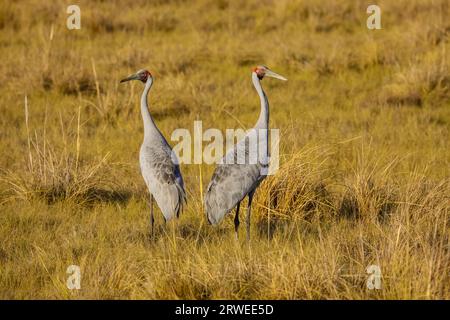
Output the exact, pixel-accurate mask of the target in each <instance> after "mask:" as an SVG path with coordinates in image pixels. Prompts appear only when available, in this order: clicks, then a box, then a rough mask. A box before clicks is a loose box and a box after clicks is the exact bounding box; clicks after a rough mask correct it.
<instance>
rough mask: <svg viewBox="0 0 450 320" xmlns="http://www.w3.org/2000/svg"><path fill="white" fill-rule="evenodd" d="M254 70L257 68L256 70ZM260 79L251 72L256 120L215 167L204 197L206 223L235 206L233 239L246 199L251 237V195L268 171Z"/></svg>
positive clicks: (265, 110)
mask: <svg viewBox="0 0 450 320" xmlns="http://www.w3.org/2000/svg"><path fill="white" fill-rule="evenodd" d="M261 68H264V71H265V72H267V75H269V76H272V77H277V78H279V79H282V80H286V79H285V78H283V77H281V76H279V75H277V74H276V73H274V72H272V71H270V70H268V69H267V68H266V67H261ZM255 70H257V69H256V68H255ZM269 72H270V73H269ZM264 75H265V74H264ZM264 75H262V77H264ZM262 77H260V76H259V75H258V74H257V73H256V71H254V72H253V73H252V81H253V85H254V87H255V89H256V91H257V93H258V95H259V98H260V102H261V111H260V115H259V119H258V121H257V122H256V124H255V126H254V127H253V128H252V129H250V130H249V131H248V133H247V134H246V135H245V137H244V138H243V139H242V140H240V141H239V142H238V143H237V144H236V145H235V146H234V147H233V148H232V149H231V150H230V151H229V152H227V154H226V155H225V157H224V158H223V159H222V160H221V162H220V163H219V164H218V165H217V167H216V169H215V171H214V174H213V176H212V178H211V182H210V183H209V185H208V187H207V190H206V195H205V209H206V215H207V218H208V221H209V222H210V223H211V224H213V225H216V224H218V223H219V222H220V221H222V219H223V218H224V216H225V215H226V214H227V213H229V212H230V211H231V210H232V209H233V208H234V207H236V216H235V220H234V223H235V232H236V237H237V232H238V227H239V207H240V203H241V201H242V200H243V199H244V198H245V197H246V196H248V208H247V218H246V223H247V239H249V238H250V214H251V204H252V200H253V195H254V193H255V191H256V188H257V187H258V186H259V184H260V183H261V181H262V180H264V178H265V177H266V175H267V170H268V159H269V152H268V127H269V102H268V100H267V96H266V94H265V93H264V91H263V89H262V87H261V83H260V80H261V79H262ZM230 159H231V161H230Z"/></svg>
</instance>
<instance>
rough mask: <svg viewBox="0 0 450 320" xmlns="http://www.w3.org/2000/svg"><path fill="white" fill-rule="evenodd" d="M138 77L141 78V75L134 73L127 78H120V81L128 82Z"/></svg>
mask: <svg viewBox="0 0 450 320" xmlns="http://www.w3.org/2000/svg"><path fill="white" fill-rule="evenodd" d="M138 79H139V77H138V75H137V74H136V73H135V74H132V75H130V76H128V77H126V78H125V79H122V80H120V83H122V82H127V81H130V80H138Z"/></svg>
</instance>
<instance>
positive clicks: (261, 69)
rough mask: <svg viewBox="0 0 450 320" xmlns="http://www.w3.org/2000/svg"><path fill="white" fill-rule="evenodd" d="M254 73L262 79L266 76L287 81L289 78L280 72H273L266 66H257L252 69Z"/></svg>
mask: <svg viewBox="0 0 450 320" xmlns="http://www.w3.org/2000/svg"><path fill="white" fill-rule="evenodd" d="M252 71H253V72H254V73H256V75H257V76H258V78H259V80H262V79H263V78H264V77H265V76H268V77H272V78H276V79H280V80H284V81H286V80H287V79H286V78H285V77H283V76H281V75H279V74H278V73H275V72H273V71H272V70H270V69H269V68H267V67H266V66H257V67H254V68H253V69H252Z"/></svg>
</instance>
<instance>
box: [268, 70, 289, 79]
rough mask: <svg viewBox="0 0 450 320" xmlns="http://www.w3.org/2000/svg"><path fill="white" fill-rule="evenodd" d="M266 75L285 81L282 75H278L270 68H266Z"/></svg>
mask: <svg viewBox="0 0 450 320" xmlns="http://www.w3.org/2000/svg"><path fill="white" fill-rule="evenodd" d="M266 77H272V78H276V79H280V80H283V81H287V79H286V78H285V77H283V76H282V75H279V74H278V73H275V72H273V71H272V70H266Z"/></svg>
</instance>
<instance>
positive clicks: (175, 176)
mask: <svg viewBox="0 0 450 320" xmlns="http://www.w3.org/2000/svg"><path fill="white" fill-rule="evenodd" d="M130 80H140V81H141V82H143V83H144V84H145V86H144V91H143V92H142V96H141V114H142V120H143V122H144V141H143V143H142V145H141V149H140V152H139V163H140V167H141V173H142V176H143V177H144V180H145V183H146V185H147V188H148V190H149V192H150V228H151V229H150V235H151V236H153V233H154V222H155V218H154V215H153V198H154V199H155V200H156V203H157V205H158V207H159V208H160V210H161V212H162V214H163V216H164V220H165V221H166V222H167V221H169V220H171V219H172V218H174V217H177V218H178V216H179V215H180V212H181V211H182V206H183V204H184V203H185V202H186V192H185V191H184V183H183V177H182V176H181V171H180V167H179V165H178V159H177V157H176V155H175V154H174V153H173V152H172V148H171V147H170V145H169V144H168V143H167V141H166V139H165V138H164V136H163V135H162V134H161V132H160V131H159V129H158V127H157V126H156V124H155V122H154V121H153V118H152V116H151V115H150V112H149V110H148V104H147V96H148V93H149V91H150V88H151V87H152V84H153V77H152V75H151V73H150V72H149V71H147V70H139V71H138V72H136V73H135V74H132V75H130V76H128V77H127V78H125V79H122V80H121V81H120V82H121V83H122V82H126V81H130Z"/></svg>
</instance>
